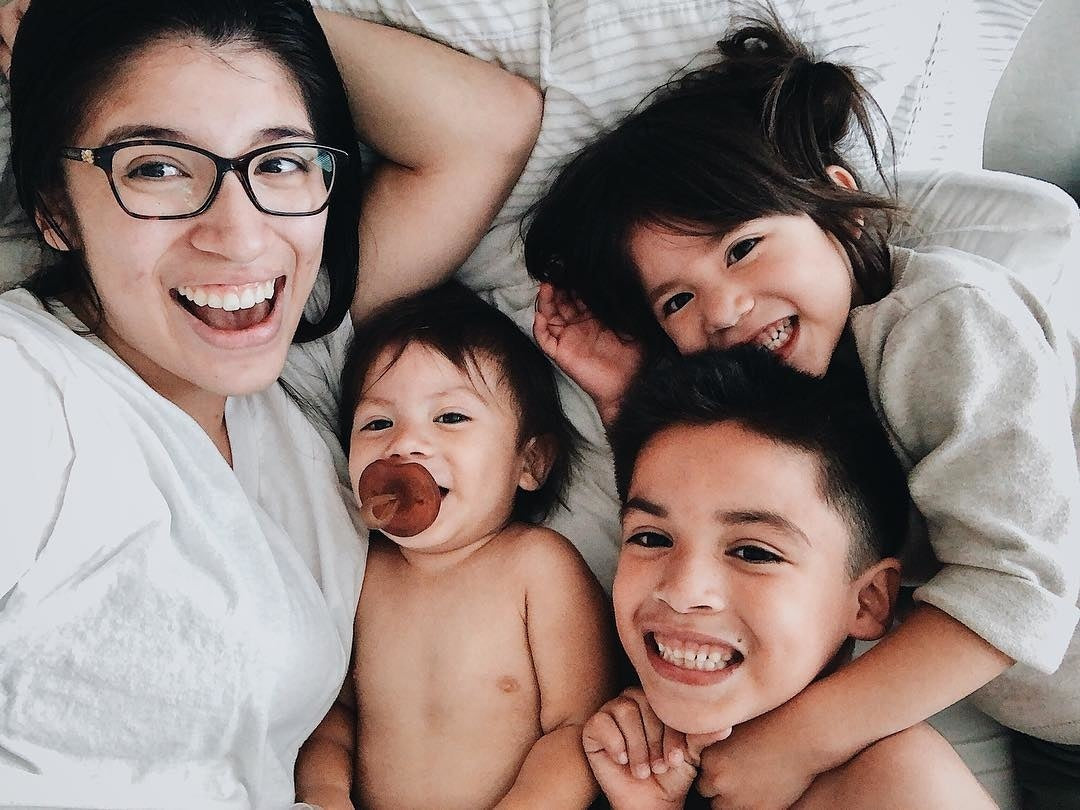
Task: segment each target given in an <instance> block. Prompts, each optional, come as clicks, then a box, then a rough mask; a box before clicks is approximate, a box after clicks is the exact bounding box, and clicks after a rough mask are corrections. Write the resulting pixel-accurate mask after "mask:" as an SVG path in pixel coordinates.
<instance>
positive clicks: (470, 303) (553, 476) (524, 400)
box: [338, 281, 581, 522]
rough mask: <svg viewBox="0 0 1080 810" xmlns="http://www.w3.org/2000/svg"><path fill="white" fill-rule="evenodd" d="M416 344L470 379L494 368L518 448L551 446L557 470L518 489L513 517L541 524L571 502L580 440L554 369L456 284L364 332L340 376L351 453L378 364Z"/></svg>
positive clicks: (406, 301) (374, 321) (383, 315)
mask: <svg viewBox="0 0 1080 810" xmlns="http://www.w3.org/2000/svg"><path fill="white" fill-rule="evenodd" d="M410 344H421V345H423V346H426V347H428V348H429V349H432V350H434V351H436V352H438V353H439V354H441V355H442V356H443V357H445V358H446V359H447V360H449V361H450V362H451V363H453V364H454V365H455V366H457V367H458V368H459V369H461V370H462V371H464V372H465V373H466V374H470V375H471V374H473V373H474V372H475V369H476V368H477V367H478V365H479V363H480V362H481V361H484V360H487V361H488V362H492V363H494V364H495V365H496V366H497V368H498V370H499V372H500V374H501V382H503V383H504V384H505V385H506V387H507V389H508V390H509V391H510V393H511V395H512V396H513V398H514V405H515V406H516V408H517V414H518V437H517V438H518V445H519V447H524V446H525V443H526V442H527V441H528V440H529V439H532V438H541V439H544V440H546V441H549V442H551V444H552V450H553V454H554V461H553V463H552V465H551V471H550V472H549V473H548V476H547V478H546V479H545V481H544V483H543V485H542V486H541V487H540V488H539V489H537V490H535V491H533V492H527V491H525V490H523V489H518V491H517V495H516V496H515V498H514V510H513V514H512V519H514V520H522V521H527V522H536V521H541V520H543V519H544V518H546V517H547V516H548V515H549V513H550V512H551V510H552V508H553V507H554V506H555V504H556V503H562V504H563V505H565V502H564V500H563V497H564V495H565V492H566V488H567V486H568V485H569V483H570V470H571V467H572V466H573V463H574V461H575V460H576V459H577V456H578V451H579V447H580V442H581V438H580V436H579V435H578V433H577V431H576V430H574V428H573V426H572V425H571V424H570V421H569V420H568V419H567V418H566V414H565V413H564V412H563V409H562V404H561V402H560V399H559V390H558V385H557V383H556V378H555V370H554V368H553V367H552V365H551V363H550V362H549V361H548V359H547V357H545V356H544V353H543V352H542V351H540V349H539V348H537V346H536V344H534V343H533V342H532V341H531V340H529V338H528V337H526V335H525V333H524V332H522V331H521V329H519V328H518V327H517V325H516V324H515V323H514V322H513V321H512V320H510V318H508V317H507V316H506V315H504V314H503V313H502V312H500V311H499V310H497V309H496V308H495V307H493V306H491V305H490V304H488V303H486V302H485V301H483V300H481V299H480V298H479V297H478V296H477V295H476V294H475V293H473V292H472V291H470V290H469V289H468V288H467V287H465V286H463V285H462V284H460V283H458V282H455V281H451V282H447V283H446V284H443V285H442V286H439V287H436V288H434V289H432V290H428V291H426V292H422V293H419V294H418V295H414V296H411V297H409V298H400V299H397V300H396V301H391V302H390V303H389V304H387V305H386V306H384V307H382V308H380V309H379V310H377V311H376V312H374V313H372V314H371V315H370V316H369V317H368V318H367V320H366V321H365V322H364V323H363V324H361V325H360V326H358V327H357V331H356V336H355V338H354V339H353V342H352V345H351V347H350V348H349V353H348V357H347V359H346V361H345V369H344V371H343V372H342V375H341V382H342V385H341V390H342V397H341V415H340V424H339V425H338V434H339V438H340V439H341V445H342V447H344V448H345V452H346V453H348V452H349V441H350V436H351V434H352V428H353V414H354V412H355V411H356V406H357V404H358V403H359V401H360V398H361V397H362V396H363V390H362V386H363V384H364V380H365V378H366V377H367V375H368V373H369V372H370V371H371V370H372V366H373V365H374V363H375V361H376V360H377V359H378V358H379V355H381V354H382V353H383V352H384V351H385V350H387V349H390V350H392V351H393V352H394V360H395V361H396V359H397V358H398V357H400V356H401V354H402V352H404V351H405V348H406V347H407V346H409V345H410Z"/></svg>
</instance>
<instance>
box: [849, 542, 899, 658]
mask: <svg viewBox="0 0 1080 810" xmlns="http://www.w3.org/2000/svg"><path fill="white" fill-rule="evenodd" d="M854 587H855V588H856V594H857V598H858V600H859V604H858V609H857V610H856V612H855V616H854V617H853V618H852V621H851V627H850V629H849V631H848V635H849V636H851V637H852V638H857V639H861V640H863V641H874V640H875V639H879V638H881V637H882V636H883V635H885V631H886V630H888V629H889V627H890V626H891V625H892V619H893V610H894V609H895V608H896V599H897V594H899V592H900V561H899V560H897V559H896V558H895V557H886V558H885V559H884V560H881V561H880V562H878V563H876V564H875V565H873V566H871V567H870V568H868V569H867V570H866V571H864V572H863V573H862V574H861V575H860V576H859V578H858V579H857V580H856V581H855V583H854Z"/></svg>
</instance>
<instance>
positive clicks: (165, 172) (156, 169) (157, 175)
mask: <svg viewBox="0 0 1080 810" xmlns="http://www.w3.org/2000/svg"><path fill="white" fill-rule="evenodd" d="M185 176H186V172H184V171H183V170H182V169H180V168H179V167H178V166H175V165H173V164H172V163H166V162H165V161H161V160H148V161H145V162H143V163H137V164H135V165H134V166H132V167H131V168H130V169H128V171H127V177H128V178H130V179H132V180H162V179H164V178H166V177H185Z"/></svg>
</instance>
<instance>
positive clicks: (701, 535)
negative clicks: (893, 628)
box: [613, 423, 858, 734]
mask: <svg viewBox="0 0 1080 810" xmlns="http://www.w3.org/2000/svg"><path fill="white" fill-rule="evenodd" d="M819 481H820V473H819V470H818V465H817V462H816V459H815V458H814V457H812V456H810V455H808V454H806V453H802V452H800V451H797V450H795V449H792V448H790V447H786V446H783V445H780V444H777V443H775V442H773V441H771V440H769V439H766V438H763V437H762V436H760V435H758V434H756V433H751V432H749V431H747V430H745V429H744V428H742V427H740V426H738V425H736V424H734V423H722V424H716V425H706V426H676V427H672V428H668V429H667V430H665V431H662V432H661V433H659V434H657V435H656V436H654V437H653V438H652V439H651V440H650V441H649V442H648V443H647V444H646V445H645V447H643V448H642V451H641V454H640V455H639V457H638V460H637V464H636V465H635V467H634V474H633V478H632V479H631V482H630V487H629V493H628V500H627V503H626V506H625V507H624V510H623V517H622V538H623V546H622V552H621V554H620V557H619V565H618V570H617V571H616V574H615V583H614V587H613V598H614V603H615V620H616V623H617V625H618V630H619V638H620V639H621V641H622V644H623V647H624V648H625V649H626V652H627V654H628V655H629V657H630V660H631V662H632V663H633V665H634V668H635V669H636V670H637V673H638V675H639V677H640V678H641V684H642V687H643V688H644V690H645V694H646V696H647V697H648V699H649V703H650V704H651V705H652V707H653V709H654V710H655V711H656V713H657V715H658V716H659V717H660V719H661V720H663V721H664V722H665V723H666V724H667V725H669V726H671V727H672V728H674V729H677V730H679V731H684V732H687V733H693V734H705V733H710V732H714V731H719V730H721V729H724V728H727V727H729V726H732V725H735V724H736V723H741V722H743V721H745V720H748V719H750V718H752V717H756V716H757V715H759V714H762V713H763V712H766V711H769V710H770V709H773V708H775V707H776V706H779V705H780V704H782V703H784V702H785V701H787V700H788V699H790V698H791V697H793V696H794V695H796V694H798V693H799V692H800V691H801V690H802V689H803V688H804V687H805V686H806V685H807V684H809V683H810V682H811V681H812V680H813V679H814V678H815V677H816V676H817V675H818V673H819V672H820V671H821V670H822V669H823V668H824V667H825V666H826V665H827V664H828V663H829V661H830V659H832V658H833V657H834V655H835V654H836V652H837V651H838V648H839V647H840V646H841V644H842V643H843V642H844V640H845V639H846V638H847V636H848V634H849V632H850V631H849V628H850V626H851V622H852V621H853V619H854V617H855V615H856V613H857V609H858V588H857V586H856V585H855V583H853V582H852V580H851V578H850V577H849V575H848V572H847V552H848V542H849V533H848V529H847V526H846V524H845V523H844V522H843V520H842V519H841V518H840V516H839V515H837V514H836V513H835V512H834V511H833V510H832V508H830V507H829V505H828V504H826V503H825V501H824V499H823V498H822V495H821V493H820V491H819Z"/></svg>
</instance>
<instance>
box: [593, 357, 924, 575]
mask: <svg viewBox="0 0 1080 810" xmlns="http://www.w3.org/2000/svg"><path fill="white" fill-rule="evenodd" d="M720 422H735V423H737V424H739V425H740V426H742V427H743V428H745V429H746V430H749V431H752V432H753V433H757V434H759V435H761V436H764V437H766V438H769V439H772V440H773V441H775V442H777V443H778V444H782V445H787V446H789V447H792V448H794V449H797V450H802V451H805V452H807V453H810V454H812V455H813V456H815V457H816V458H817V459H818V463H819V467H820V469H821V478H820V482H819V485H820V490H821V495H822V497H823V498H824V500H825V501H826V503H828V504H829V506H830V507H831V508H832V509H833V510H834V511H835V512H836V513H837V514H838V515H840V516H841V517H842V518H843V519H844V521H845V523H846V524H847V525H848V527H849V529H850V534H851V542H850V546H849V550H848V569H849V573H850V574H851V576H853V577H854V576H857V575H858V574H860V573H862V571H864V570H865V569H866V568H867V567H869V566H870V565H872V564H873V563H875V562H877V561H878V560H880V559H882V558H884V557H890V556H895V555H896V554H897V553H898V551H899V549H900V546H901V544H902V542H903V540H904V537H905V534H906V532H907V524H908V514H909V511H908V510H909V500H908V489H907V479H906V476H905V474H904V472H903V470H902V469H901V467H900V464H899V462H898V460H897V458H896V455H895V454H894V452H893V450H892V447H891V446H890V445H889V441H888V438H887V437H886V435H885V432H884V430H883V429H882V427H881V423H880V422H879V421H878V418H877V416H876V414H875V413H874V410H873V407H872V406H871V404H870V398H869V396H868V394H867V390H866V382H865V380H864V378H863V377H862V375H861V373H858V372H853V371H848V370H840V369H837V368H834V369H831V370H830V372H829V374H827V375H826V376H825V377H823V378H818V377H812V376H810V375H808V374H804V373H803V372H801V371H798V370H796V369H793V368H790V367H788V366H785V365H784V364H783V363H781V362H780V361H779V360H777V359H776V358H775V357H773V356H772V355H770V354H769V353H768V352H766V351H763V350H762V349H758V348H755V347H750V346H741V347H737V348H734V349H729V350H726V351H705V352H701V353H699V354H693V355H687V356H683V357H664V358H662V359H660V360H659V361H657V362H656V363H655V364H654V365H653V366H652V367H651V368H649V369H648V370H646V371H645V372H644V373H643V374H642V375H641V376H640V377H639V378H638V379H637V380H636V381H635V382H634V384H633V386H632V387H631V389H630V391H629V392H628V393H627V396H626V398H625V400H624V402H623V405H622V409H621V411H620V413H619V417H618V419H617V421H616V423H615V425H614V426H613V428H612V430H611V433H610V438H611V445H612V449H613V451H614V455H615V480H616V485H617V486H618V490H619V497H620V498H621V499H622V500H623V501H624V502H625V500H626V498H627V491H628V489H629V486H630V480H631V477H632V476H633V472H634V465H635V463H636V461H637V458H638V455H639V454H640V453H641V449H642V447H643V446H644V445H645V444H646V442H648V441H649V440H650V439H651V438H652V437H653V436H655V435H656V434H658V433H660V432H661V431H662V430H664V429H666V428H669V427H673V426H676V425H708V424H714V423H720Z"/></svg>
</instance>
